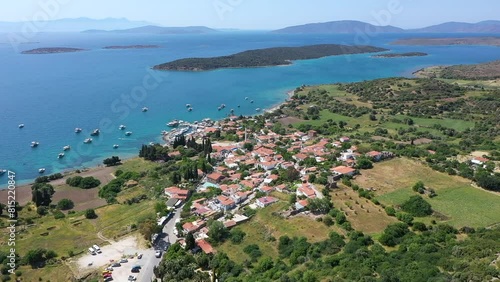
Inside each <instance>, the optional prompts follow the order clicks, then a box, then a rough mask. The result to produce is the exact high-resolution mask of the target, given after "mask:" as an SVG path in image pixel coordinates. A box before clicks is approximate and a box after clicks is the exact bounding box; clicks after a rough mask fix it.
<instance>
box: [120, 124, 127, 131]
mask: <svg viewBox="0 0 500 282" xmlns="http://www.w3.org/2000/svg"><path fill="white" fill-rule="evenodd" d="M125 128H127V127H126V126H125V125H123V124H122V125H120V126H118V129H120V130H124V129H125Z"/></svg>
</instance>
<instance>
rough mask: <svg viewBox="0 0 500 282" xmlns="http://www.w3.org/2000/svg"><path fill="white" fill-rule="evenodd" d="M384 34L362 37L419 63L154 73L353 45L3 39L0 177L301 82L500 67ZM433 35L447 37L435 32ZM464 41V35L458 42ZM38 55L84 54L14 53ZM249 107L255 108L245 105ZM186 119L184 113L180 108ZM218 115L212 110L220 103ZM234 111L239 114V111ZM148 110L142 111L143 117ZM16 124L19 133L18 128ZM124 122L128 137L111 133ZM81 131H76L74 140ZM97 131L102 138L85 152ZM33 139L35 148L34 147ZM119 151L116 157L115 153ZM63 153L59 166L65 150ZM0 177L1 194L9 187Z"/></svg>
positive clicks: (59, 36) (467, 52)
mask: <svg viewBox="0 0 500 282" xmlns="http://www.w3.org/2000/svg"><path fill="white" fill-rule="evenodd" d="M418 36H429V35H420V34H404V35H398V34H385V35H377V36H372V37H370V38H368V40H367V41H365V42H363V43H365V44H367V45H374V46H379V47H386V48H388V49H391V50H393V51H397V52H403V51H420V52H426V53H429V56H426V57H414V58H396V59H388V58H371V55H370V54H362V55H352V56H336V57H328V58H322V59H317V60H307V61H297V62H295V63H294V64H293V65H291V66H285V67H267V68H251V69H226V70H216V71H209V72H196V73H192V72H158V71H152V70H151V67H152V66H153V65H156V64H159V63H164V62H167V61H171V60H174V59H179V58H185V57H210V56H218V55H227V54H232V53H235V52H240V51H244V50H248V49H256V48H266V47H275V46H301V45H309V44H319V43H338V44H353V43H354V42H356V39H357V38H356V37H355V36H353V35H281V34H270V33H267V32H230V33H222V32H221V33H217V34H210V35H132V34H111V33H110V34H86V33H71V34H69V33H68V34H65V33H41V34H39V35H37V36H36V37H35V38H32V39H30V41H32V42H33V43H28V44H22V45H20V46H19V50H15V49H14V48H12V46H11V45H10V44H9V43H8V39H7V36H6V34H0V134H1V138H0V169H9V170H12V171H14V172H16V174H17V180H18V182H28V181H31V180H32V179H33V178H35V177H37V176H38V175H39V174H38V169H39V168H42V167H43V168H46V172H45V175H48V174H51V173H55V172H62V171H65V170H72V169H77V168H83V167H89V166H94V165H97V164H100V163H102V160H103V159H104V158H106V157H110V156H111V155H119V156H120V157H122V158H128V157H133V156H136V155H137V154H138V149H139V147H140V145H141V144H145V143H149V142H151V141H154V142H161V138H160V132H161V131H162V130H165V129H168V128H167V126H166V125H165V123H166V122H168V121H170V120H172V119H182V120H187V121H194V120H201V119H203V118H205V117H209V118H212V119H218V118H223V117H224V116H226V115H227V114H228V113H229V110H230V109H234V110H235V113H236V114H238V115H239V114H243V115H252V114H255V113H256V111H255V109H256V108H263V109H264V108H269V107H271V106H273V105H276V104H278V103H280V102H282V101H284V100H285V99H286V92H287V91H289V90H291V89H294V88H295V87H297V86H299V85H302V84H319V83H332V82H348V81H361V80H368V79H374V78H382V77H390V76H411V73H412V72H413V71H415V70H417V69H420V68H423V67H427V66H431V65H443V64H444V65H450V64H470V63H481V62H486V61H490V60H495V59H500V49H499V48H497V47H487V46H448V47H431V46H392V45H389V43H390V42H392V41H393V40H395V39H397V38H401V37H418ZM432 36H436V37H443V36H452V35H446V34H433V35H432ZM461 36H467V35H463V34H462V35H461ZM134 44H154V45H159V46H160V48H156V49H129V50H105V49H102V47H104V46H108V45H134ZM40 47H76V48H84V49H88V50H87V51H83V52H77V53H64V54H48V55H23V54H20V53H19V52H20V51H22V50H29V49H33V48H40ZM245 97H249V100H254V101H255V102H254V103H253V104H250V103H249V101H246V100H245ZM187 103H189V104H191V105H192V106H193V108H194V111H193V112H187V111H186V107H185V104H187ZM222 103H224V104H226V105H227V107H226V108H225V110H223V111H217V107H218V106H219V105H220V104H222ZM238 105H240V108H238V107H237V106H238ZM143 106H146V107H148V108H149V111H148V112H142V111H141V108H142V107H143ZM20 123H24V124H25V128H23V129H19V128H18V125H19V124H20ZM120 124H124V125H126V126H127V129H126V131H132V132H133V134H132V135H131V136H129V137H126V136H125V135H124V131H120V130H118V126H119V125H120ZM75 127H80V128H82V129H83V132H82V133H80V134H75V133H74V128H75ZM94 128H101V135H100V136H99V137H94V138H93V139H94V142H93V143H92V144H89V145H85V144H83V140H84V139H85V138H87V137H89V134H90V132H91V131H92V130H93V129H94ZM31 141H38V142H40V145H39V147H38V148H31V147H30V143H31ZM113 144H118V145H119V146H120V147H119V148H118V149H113V148H112V145H113ZM65 145H70V146H71V148H72V149H71V150H70V151H67V152H66V155H65V157H64V158H62V159H57V155H58V153H60V152H62V147H63V146H65ZM6 181H7V177H6V175H3V176H0V187H4V186H6V184H5V183H6Z"/></svg>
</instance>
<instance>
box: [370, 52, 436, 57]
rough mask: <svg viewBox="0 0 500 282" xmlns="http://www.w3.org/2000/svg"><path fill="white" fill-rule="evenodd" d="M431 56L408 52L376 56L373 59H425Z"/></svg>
mask: <svg viewBox="0 0 500 282" xmlns="http://www.w3.org/2000/svg"><path fill="white" fill-rule="evenodd" d="M427 55H429V54H427V53H423V52H408V53H386V54H379V55H374V56H372V58H404V57H423V56H427Z"/></svg>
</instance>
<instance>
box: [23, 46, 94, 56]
mask: <svg viewBox="0 0 500 282" xmlns="http://www.w3.org/2000/svg"><path fill="white" fill-rule="evenodd" d="M80 51H85V49H80V48H68V47H50V48H36V49H31V50H27V51H22V52H21V54H56V53H72V52H80Z"/></svg>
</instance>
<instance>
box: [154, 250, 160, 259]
mask: <svg viewBox="0 0 500 282" xmlns="http://www.w3.org/2000/svg"><path fill="white" fill-rule="evenodd" d="M155 257H157V258H159V257H161V250H156V252H155Z"/></svg>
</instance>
